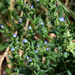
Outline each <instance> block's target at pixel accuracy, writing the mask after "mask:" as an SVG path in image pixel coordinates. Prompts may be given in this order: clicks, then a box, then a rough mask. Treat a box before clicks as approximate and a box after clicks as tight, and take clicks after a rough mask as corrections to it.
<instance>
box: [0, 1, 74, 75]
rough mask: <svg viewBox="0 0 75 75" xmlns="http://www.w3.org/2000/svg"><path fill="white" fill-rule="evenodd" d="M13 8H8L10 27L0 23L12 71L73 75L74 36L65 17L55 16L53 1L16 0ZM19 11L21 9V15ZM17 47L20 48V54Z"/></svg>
mask: <svg viewBox="0 0 75 75" xmlns="http://www.w3.org/2000/svg"><path fill="white" fill-rule="evenodd" d="M57 1H58V0H57ZM10 7H11V6H10ZM14 10H16V12H14ZM14 10H11V11H10V16H11V27H7V26H6V25H5V24H2V25H0V29H1V30H0V31H1V32H2V33H4V36H7V37H9V38H10V40H9V41H8V44H9V46H10V48H11V55H12V57H10V56H9V55H8V57H9V58H10V60H11V63H12V66H13V69H12V71H14V72H17V73H18V74H23V75H74V74H75V66H74V65H75V43H74V38H73V37H74V35H73V32H72V28H70V25H68V24H67V20H66V19H65V18H64V17H62V16H61V17H59V14H58V12H57V10H58V7H57V5H56V0H28V1H27V2H26V3H25V1H23V0H16V1H15V9H14ZM19 11H22V12H23V16H22V17H20V16H19V13H17V12H19ZM15 13H16V14H17V15H16V18H15V16H14V14H15ZM14 20H17V21H18V23H15V21H14ZM27 20H29V25H28V26H27ZM26 26H27V28H26ZM15 32H17V33H15ZM50 35H51V36H50ZM19 50H22V55H21V56H20V54H19Z"/></svg>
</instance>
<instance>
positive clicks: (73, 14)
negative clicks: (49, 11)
mask: <svg viewBox="0 0 75 75" xmlns="http://www.w3.org/2000/svg"><path fill="white" fill-rule="evenodd" d="M57 2H58V3H59V4H60V5H61V6H62V7H63V8H64V9H65V10H66V11H67V12H68V13H69V14H70V15H71V16H72V17H73V18H74V19H75V13H73V12H72V11H71V10H69V9H67V7H65V6H64V4H62V3H61V2H60V1H59V0H57Z"/></svg>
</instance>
